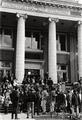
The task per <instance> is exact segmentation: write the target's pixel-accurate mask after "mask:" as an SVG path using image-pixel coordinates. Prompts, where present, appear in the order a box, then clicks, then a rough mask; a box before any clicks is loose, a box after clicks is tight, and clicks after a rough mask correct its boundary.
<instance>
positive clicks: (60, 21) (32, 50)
mask: <svg viewBox="0 0 82 120" xmlns="http://www.w3.org/2000/svg"><path fill="white" fill-rule="evenodd" d="M0 20H1V21H0V74H1V75H6V74H7V73H8V72H10V74H11V73H12V72H14V73H15V75H16V78H17V79H18V81H19V82H20V83H21V82H22V80H23V78H24V75H25V74H33V75H40V76H41V78H42V79H43V78H44V75H45V74H46V73H48V75H49V77H51V79H52V80H53V82H54V83H58V82H59V81H63V82H71V83H73V82H74V81H78V80H79V79H80V77H82V5H81V4H79V3H78V2H77V1H75V0H69V1H68V0H0Z"/></svg>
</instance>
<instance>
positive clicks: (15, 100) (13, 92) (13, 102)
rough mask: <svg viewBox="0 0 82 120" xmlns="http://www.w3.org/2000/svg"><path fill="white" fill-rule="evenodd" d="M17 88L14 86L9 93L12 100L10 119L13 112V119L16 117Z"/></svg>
mask: <svg viewBox="0 0 82 120" xmlns="http://www.w3.org/2000/svg"><path fill="white" fill-rule="evenodd" d="M17 89H18V88H17V87H16V86H15V87H14V89H13V90H12V92H11V94H10V98H11V102H12V114H11V119H13V118H14V114H15V119H17V108H18V98H19V95H18V91H17Z"/></svg>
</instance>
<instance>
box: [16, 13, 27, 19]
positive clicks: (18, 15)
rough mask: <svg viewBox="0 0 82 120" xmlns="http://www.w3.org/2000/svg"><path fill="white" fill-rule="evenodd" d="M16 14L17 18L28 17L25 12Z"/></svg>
mask: <svg viewBox="0 0 82 120" xmlns="http://www.w3.org/2000/svg"><path fill="white" fill-rule="evenodd" d="M16 16H17V18H20V17H23V18H24V19H27V18H28V16H27V14H21V13H17V14H16Z"/></svg>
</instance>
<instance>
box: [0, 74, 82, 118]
mask: <svg viewBox="0 0 82 120" xmlns="http://www.w3.org/2000/svg"><path fill="white" fill-rule="evenodd" d="M81 101H82V100H81V93H80V89H75V88H73V87H71V89H69V90H66V91H62V90H61V89H60V87H59V84H57V85H55V84H54V83H53V81H52V80H51V78H45V79H44V80H43V79H41V78H40V77H39V76H38V77H37V78H36V77H35V76H32V77H30V76H25V78H24V80H23V82H22V84H19V83H18V82H17V79H16V77H15V76H14V75H13V74H12V75H11V76H10V75H8V76H5V77H3V78H2V80H1V82H0V104H1V105H3V107H4V112H5V113H8V107H9V105H12V114H11V118H12V119H13V118H14V114H15V119H17V117H18V116H17V113H18V111H19V112H26V113H27V114H26V117H27V118H29V116H31V117H33V115H35V114H37V115H39V114H46V113H47V112H49V113H50V115H51V117H52V115H53V112H55V113H57V114H58V113H59V112H62V111H63V112H67V113H69V114H70V115H72V116H73V115H74V116H76V117H79V112H80V111H81V107H80V106H81Z"/></svg>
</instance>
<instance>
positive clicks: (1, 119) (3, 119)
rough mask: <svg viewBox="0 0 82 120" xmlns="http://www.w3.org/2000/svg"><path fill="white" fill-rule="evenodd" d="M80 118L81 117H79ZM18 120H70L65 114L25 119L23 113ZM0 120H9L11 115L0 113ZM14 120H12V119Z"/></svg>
mask: <svg viewBox="0 0 82 120" xmlns="http://www.w3.org/2000/svg"><path fill="white" fill-rule="evenodd" d="M81 116H82V115H81ZM18 118H19V120H70V119H69V118H68V115H67V114H66V115H65V116H64V117H63V115H62V114H59V115H58V116H57V115H53V117H52V118H51V116H50V114H47V115H39V116H36V115H35V116H34V118H33V119H32V118H29V119H27V118H26V114H25V113H21V114H18ZM0 120H11V114H10V113H9V114H4V113H0ZM13 120H14V119H13Z"/></svg>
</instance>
